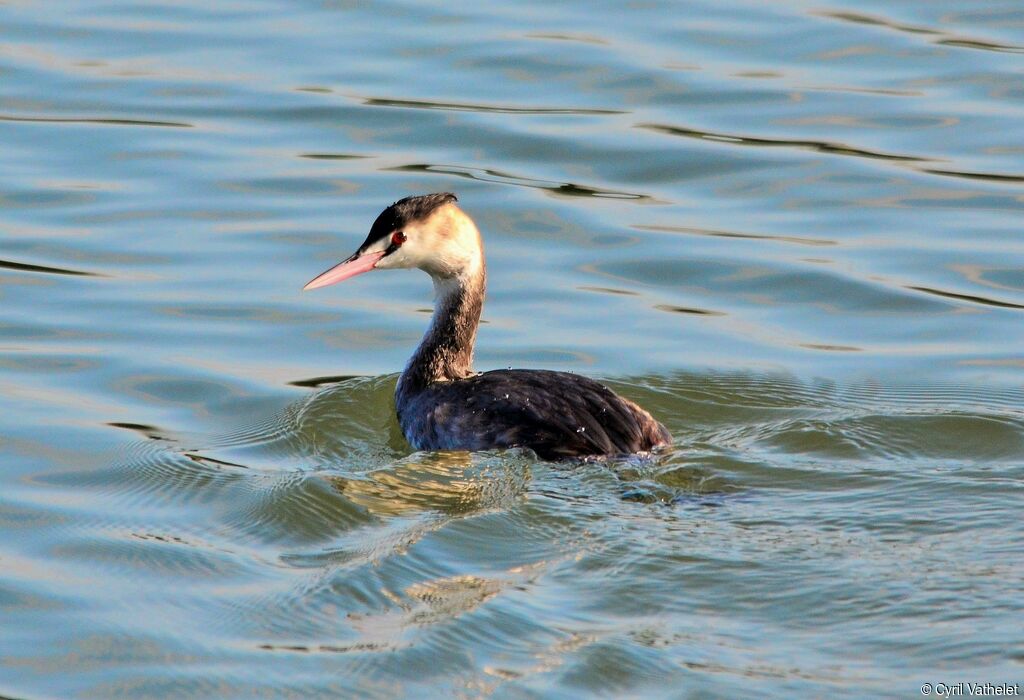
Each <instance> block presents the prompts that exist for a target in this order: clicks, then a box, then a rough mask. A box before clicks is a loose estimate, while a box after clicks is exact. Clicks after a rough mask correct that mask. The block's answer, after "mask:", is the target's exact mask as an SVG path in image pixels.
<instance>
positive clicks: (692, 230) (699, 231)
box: [632, 224, 837, 246]
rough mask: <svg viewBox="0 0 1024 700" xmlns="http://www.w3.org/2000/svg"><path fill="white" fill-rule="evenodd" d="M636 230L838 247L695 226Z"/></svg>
mask: <svg viewBox="0 0 1024 700" xmlns="http://www.w3.org/2000/svg"><path fill="white" fill-rule="evenodd" d="M632 227H633V228H635V229H639V230H641V231H654V232H658V233H688V234H694V235H697V236H711V237H713V238H737V239H741V240H752V241H777V242H779V243H796V244H797V245H808V246H832V245H837V243H836V241H833V240H829V239H827V238H809V237H805V236H778V235H772V234H766V233H740V232H737V231H716V230H714V229H706V228H697V227H693V226H667V225H654V224H633V226H632Z"/></svg>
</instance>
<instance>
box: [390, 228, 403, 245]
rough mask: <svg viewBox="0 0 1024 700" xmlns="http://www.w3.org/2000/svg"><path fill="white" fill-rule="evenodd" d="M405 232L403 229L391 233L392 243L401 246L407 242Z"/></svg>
mask: <svg viewBox="0 0 1024 700" xmlns="http://www.w3.org/2000/svg"><path fill="white" fill-rule="evenodd" d="M405 240H406V239H405V234H404V233H402V232H401V231H395V232H394V233H392V234H391V245H393V246H400V245H402V244H403V243H405Z"/></svg>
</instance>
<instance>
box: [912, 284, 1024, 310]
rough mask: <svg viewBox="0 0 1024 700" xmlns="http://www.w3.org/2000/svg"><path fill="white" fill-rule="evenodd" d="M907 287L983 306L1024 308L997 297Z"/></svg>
mask: <svg viewBox="0 0 1024 700" xmlns="http://www.w3.org/2000/svg"><path fill="white" fill-rule="evenodd" d="M907 289H913V290H914V291H915V292H924V293H925V294H934V295H935V296H939V297H945V298H946V299H956V300H958V301H969V302H972V303H975V304H982V305H984V306H997V307H999V308H1002V309H1024V304H1015V303H1013V302H1010V301H1000V300H999V299H990V298H988V297H983V296H977V295H974V294H959V293H957V292H948V291H945V290H942V289H935V288H933V287H918V286H913V285H908V286H907Z"/></svg>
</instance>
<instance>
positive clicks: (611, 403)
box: [305, 192, 671, 459]
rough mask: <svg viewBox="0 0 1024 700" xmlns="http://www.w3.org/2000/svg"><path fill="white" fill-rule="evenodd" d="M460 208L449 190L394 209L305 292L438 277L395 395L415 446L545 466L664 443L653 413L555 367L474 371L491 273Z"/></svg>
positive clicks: (473, 228) (402, 202) (403, 425)
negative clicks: (506, 456)
mask: <svg viewBox="0 0 1024 700" xmlns="http://www.w3.org/2000/svg"><path fill="white" fill-rule="evenodd" d="M455 201H456V198H455V195H453V194H450V193H447V192H444V193H438V194H430V195H422V196H418V197H407V198H405V199H402V200H399V201H398V202H395V203H394V204H392V205H391V206H390V207H388V208H387V209H385V210H384V211H383V212H381V214H380V216H378V217H377V220H376V221H375V222H374V224H373V226H372V227H371V229H370V233H369V235H368V236H367V238H366V240H365V241H364V242H363V245H362V246H360V248H359V249H358V250H357V251H356V252H355V253H354V254H353V255H352V256H351V257H349V258H348V259H346V260H345V261H343V262H342V263H339V264H338V265H336V266H334V267H332V268H331V269H329V270H327V271H326V272H324V273H323V274H322V275H320V276H318V277H316V278H315V279H313V280H312V281H311V282H309V284H307V285H306V287H305V288H306V289H313V288H316V287H322V286H326V285H328V284H334V283H335V282H340V281H342V280H344V279H348V278H350V277H353V276H355V275H358V274H362V273H363V272H368V271H370V270H372V269H387V268H412V267H417V268H420V269H422V270H424V271H426V272H427V273H428V274H430V276H431V277H432V278H433V280H434V289H435V292H436V306H435V309H434V316H433V320H432V322H431V325H430V328H429V329H428V330H427V332H426V335H424V337H423V341H422V342H421V343H420V345H419V347H418V348H417V349H416V352H415V353H413V356H412V358H411V359H410V360H409V363H408V365H407V366H406V368H405V371H404V372H402V376H401V377H400V378H399V380H398V386H397V387H396V390H395V408H396V411H397V414H398V422H399V425H400V426H401V428H402V432H403V433H404V434H405V437H406V439H407V440H408V441H409V443H410V444H411V445H412V446H413V447H414V448H415V449H417V450H486V449H495V448H510V447H525V448H529V449H532V450H533V451H534V452H536V453H537V455H538V456H540V457H541V458H544V459H564V458H571V457H595V456H611V455H621V454H632V453H636V452H646V451H649V450H651V449H653V448H655V447H658V446H661V445H665V444H668V443H669V442H670V441H671V435H669V433H668V431H667V430H666V429H665V427H664V426H663V425H661V423H659V422H658V421H656V420H655V419H654V418H652V417H651V415H650V414H649V413H648V412H647V411H645V410H644V409H642V408H640V407H639V406H637V405H636V404H635V403H633V402H632V401H629V400H628V399H624V398H622V397H620V396H618V395H616V394H615V393H614V392H613V391H612V390H611V389H608V388H607V387H605V386H604V385H602V384H600V383H598V382H596V381H594V380H592V379H588V378H586V377H583V376H580V375H577V374H571V373H567V372H554V371H550V370H529V369H508V370H494V371H490V372H483V373H477V372H475V371H474V370H473V350H474V347H475V344H476V331H477V328H478V326H479V323H480V313H481V310H482V308H483V300H484V294H485V288H486V269H485V265H484V257H483V245H482V242H481V239H480V233H479V231H478V230H477V228H476V225H475V224H474V223H473V221H472V219H470V217H469V216H467V215H466V214H465V213H464V212H463V211H462V210H461V209H459V208H458V207H457V206H456V205H455Z"/></svg>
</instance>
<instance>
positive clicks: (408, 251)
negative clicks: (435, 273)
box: [374, 241, 419, 270]
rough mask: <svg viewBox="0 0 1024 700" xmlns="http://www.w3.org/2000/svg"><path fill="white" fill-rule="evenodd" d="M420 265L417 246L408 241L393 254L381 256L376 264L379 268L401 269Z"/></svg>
mask: <svg viewBox="0 0 1024 700" xmlns="http://www.w3.org/2000/svg"><path fill="white" fill-rule="evenodd" d="M418 266H419V255H417V251H416V249H415V246H414V245H412V244H411V243H410V242H409V241H406V242H405V243H404V244H403V245H402V247H400V248H399V249H398V250H396V251H395V252H394V253H391V255H387V256H385V257H383V258H381V259H380V260H379V261H378V262H377V264H376V265H375V266H374V267H376V268H377V269H378V270H388V269H400V268H408V267H418Z"/></svg>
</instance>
